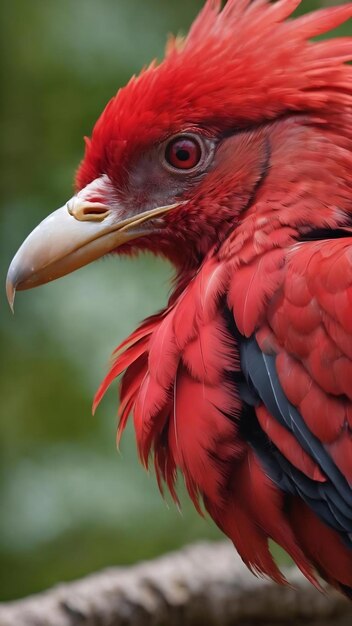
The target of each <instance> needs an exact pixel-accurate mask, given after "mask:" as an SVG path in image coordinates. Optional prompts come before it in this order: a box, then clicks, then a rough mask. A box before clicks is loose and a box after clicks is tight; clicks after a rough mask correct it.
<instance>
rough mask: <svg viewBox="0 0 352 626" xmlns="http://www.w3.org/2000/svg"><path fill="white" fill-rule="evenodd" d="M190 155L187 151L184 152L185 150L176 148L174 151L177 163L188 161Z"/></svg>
mask: <svg viewBox="0 0 352 626" xmlns="http://www.w3.org/2000/svg"><path fill="white" fill-rule="evenodd" d="M190 156H191V155H190V153H189V151H188V150H186V149H185V148H178V149H177V150H176V157H177V158H178V160H179V161H188V159H189V158H190Z"/></svg>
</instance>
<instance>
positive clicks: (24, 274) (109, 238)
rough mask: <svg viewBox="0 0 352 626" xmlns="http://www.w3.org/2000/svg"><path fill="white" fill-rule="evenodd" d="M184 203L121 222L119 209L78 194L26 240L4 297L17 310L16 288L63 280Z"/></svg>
mask: <svg viewBox="0 0 352 626" xmlns="http://www.w3.org/2000/svg"><path fill="white" fill-rule="evenodd" d="M179 204H181V203H176V204H171V205H168V206H163V207H157V208H155V209H151V210H149V211H145V212H144V213H139V214H138V215H133V216H131V217H128V218H126V219H123V220H121V221H118V220H117V218H116V211H112V210H111V209H110V208H109V207H108V206H106V205H104V204H100V203H98V202H87V201H85V200H83V199H80V198H79V197H78V196H74V197H73V198H72V199H71V200H70V201H69V202H68V203H67V204H66V205H65V206H63V207H61V208H60V209H58V210H57V211H54V213H52V214H51V215H49V216H48V217H47V218H46V219H44V220H43V221H42V222H41V223H40V224H39V226H37V227H36V228H35V229H34V230H33V231H32V232H31V233H30V235H29V236H28V237H27V239H26V240H25V241H24V242H23V244H22V246H21V247H20V249H19V250H18V252H17V254H16V255H15V257H14V259H13V260H12V263H11V265H10V267H9V271H8V274H7V280H6V293H7V299H8V301H9V305H10V307H11V309H12V310H13V304H14V299H15V294H16V290H22V289H31V288H32V287H36V286H38V285H42V284H44V283H48V282H49V281H51V280H55V279H56V278H60V277H61V276H65V274H69V273H70V272H73V271H74V270H76V269H78V268H79V267H83V266H84V265H87V264H88V263H91V262H92V261H95V260H96V259H98V258H100V257H102V256H103V255H104V254H107V253H109V252H111V251H112V250H114V249H115V248H118V247H119V246H121V245H122V244H124V243H126V242H128V241H131V240H132V239H136V238H137V237H141V236H143V235H145V234H147V233H148V232H150V230H149V231H148V229H146V228H143V226H142V225H143V224H144V223H145V222H147V221H149V220H152V219H153V218H157V217H161V216H162V215H164V214H165V213H167V212H168V211H171V210H172V209H174V208H176V207H177V206H179Z"/></svg>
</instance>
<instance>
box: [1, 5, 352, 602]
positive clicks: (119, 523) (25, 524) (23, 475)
mask: <svg viewBox="0 0 352 626" xmlns="http://www.w3.org/2000/svg"><path fill="white" fill-rule="evenodd" d="M202 4H203V2H202V0H168V1H167V2H165V0H148V2H147V1H146V0H60V2H57V0H11V2H3V3H2V7H1V25H2V34H1V44H2V60H1V62H2V70H3V72H2V85H1V100H2V102H1V104H2V118H1V137H2V142H1V143H2V150H1V249H0V258H1V285H3V284H4V281H5V275H6V271H7V267H8V264H9V262H10V260H11V258H12V256H13V254H14V252H15V251H16V249H17V248H18V246H19V244H20V243H21V242H22V241H23V239H24V237H25V236H26V235H27V234H28V232H29V231H30V230H31V229H32V228H33V227H34V226H35V225H36V224H37V223H38V221H39V220H41V219H42V218H43V217H44V216H45V215H46V214H47V213H49V212H51V211H52V210H54V209H55V208H57V207H59V206H61V205H62V204H63V203H64V202H65V201H66V200H67V199H68V198H69V197H70V195H71V193H72V180H73V173H74V171H75V168H76V167H77V164H78V162H79V160H80V158H81V157H82V153H83V141H82V137H83V135H85V134H88V135H89V134H90V132H91V129H92V126H93V124H94V122H95V120H96V118H97V117H98V115H99V114H100V112H101V110H102V108H103V107H104V105H105V104H106V102H107V101H108V99H109V98H110V97H111V96H112V95H113V94H114V93H115V92H116V90H117V88H118V86H120V85H122V84H124V83H125V82H126V80H127V79H128V78H129V77H130V75H131V74H133V73H134V72H138V71H139V69H140V68H141V67H142V66H143V65H144V64H145V63H147V62H149V61H150V60H151V58H153V57H158V58H161V57H162V53H163V47H164V43H165V38H166V34H167V33H168V32H170V31H171V32H178V31H183V32H185V31H186V30H187V27H188V26H189V24H190V22H191V21H192V19H193V17H194V16H195V15H196V13H197V11H198V10H199V8H200V7H201V6H202ZM319 4H321V2H319V1H313V0H311V1H309V0H304V1H303V8H304V9H305V10H307V9H311V8H313V7H317V6H319ZM326 4H328V3H326ZM348 31H349V33H351V27H350V25H349V27H348V26H347V27H345V29H344V32H345V33H347V32H348ZM341 32H343V30H342V31H341ZM268 45H270V44H269V43H268ZM170 275H171V269H170V267H168V266H167V264H166V263H164V262H162V261H160V260H156V259H153V258H148V257H142V258H140V259H136V260H133V261H131V260H117V259H104V260H103V261H101V262H97V263H96V264H94V265H91V266H88V267H86V268H84V269H82V270H80V271H79V272H78V273H76V274H73V275H71V276H68V277H66V278H64V279H62V280H61V281H58V282H57V283H54V284H51V285H47V286H44V287H41V288H40V289H37V290H34V291H32V292H27V293H26V294H19V295H18V297H17V302H16V315H15V317H12V316H11V314H10V312H9V309H8V306H7V302H6V300H5V296H4V292H3V295H2V297H1V298H0V315H1V320H0V322H1V324H0V333H1V335H0V337H1V339H0V340H1V363H0V368H1V373H0V375H1V380H0V397H1V400H0V406H1V419H0V448H1V453H0V599H1V600H7V599H11V598H16V597H19V596H22V595H25V594H28V593H30V592H34V591H38V590H40V589H43V588H45V587H48V586H50V585H52V584H54V583H56V582H58V581H60V580H69V579H72V578H75V577H79V576H82V575H83V574H86V573H89V572H91V571H93V570H96V569H98V568H101V567H104V566H108V565H115V564H123V563H131V562H135V561H137V560H139V559H144V558H149V557H152V556H154V555H157V554H159V553H161V552H164V551H167V550H169V549H171V548H175V547H177V546H180V545H182V544H184V543H187V542H190V541H192V540H195V539H200V538H215V537H218V536H219V533H218V531H217V530H216V529H215V528H214V526H213V524H212V523H211V522H210V521H209V520H204V519H202V518H200V517H199V516H198V515H197V514H196V513H195V512H194V511H193V509H192V507H191V506H190V505H189V504H188V501H187V499H186V498H182V500H183V502H184V505H183V509H182V515H180V514H179V513H178V511H177V510H176V509H175V507H174V505H169V504H168V503H165V502H163V500H162V499H161V498H160V495H159V493H158V490H157V487H156V485H155V481H154V477H153V476H148V475H147V474H145V473H144V471H143V470H142V468H141V467H140V465H139V463H138V461H137V458H136V453H135V449H134V440H133V433H132V432H131V429H130V428H129V429H128V431H127V433H126V436H125V438H124V440H123V443H122V447H121V454H118V453H117V452H116V447H115V428H116V418H115V415H116V409H117V393H116V385H114V386H113V388H112V390H110V392H109V393H108V394H107V397H106V399H105V400H104V402H103V404H102V405H101V407H100V409H99V410H98V413H97V416H96V417H95V418H92V416H91V408H90V407H91V399H92V397H93V394H94V391H95V389H96V388H97V386H98V384H99V382H100V380H101V378H102V377H103V375H104V373H105V371H106V365H107V362H108V359H109V356H110V353H111V352H112V350H113V348H114V347H115V346H116V345H117V344H118V343H119V342H120V341H121V339H122V338H123V337H124V336H126V334H127V333H129V332H130V331H131V330H133V328H134V327H135V326H136V324H137V323H138V322H139V321H140V320H141V319H143V318H144V317H146V316H147V315H149V314H150V313H152V312H153V311H155V310H157V309H159V308H160V307H161V306H162V305H163V304H164V303H165V300H166V298H167V294H168V280H169V277H170Z"/></svg>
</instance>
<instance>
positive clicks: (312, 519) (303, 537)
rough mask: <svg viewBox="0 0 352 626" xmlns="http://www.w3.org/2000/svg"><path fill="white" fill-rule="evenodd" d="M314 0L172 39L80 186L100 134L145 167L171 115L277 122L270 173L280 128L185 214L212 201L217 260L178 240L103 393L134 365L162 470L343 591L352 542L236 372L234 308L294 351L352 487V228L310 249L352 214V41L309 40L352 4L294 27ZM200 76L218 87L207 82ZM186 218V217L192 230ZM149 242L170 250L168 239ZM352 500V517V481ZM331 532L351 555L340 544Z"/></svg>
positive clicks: (282, 357)
mask: <svg viewBox="0 0 352 626" xmlns="http://www.w3.org/2000/svg"><path fill="white" fill-rule="evenodd" d="M297 4H298V3H297V2H296V1H294V2H291V1H285V0H284V1H282V2H278V3H276V4H274V5H268V4H267V3H266V2H261V1H258V2H254V3H251V4H249V3H248V2H247V1H241V0H238V1H237V2H231V1H230V2H228V3H227V5H226V7H225V8H224V9H223V10H222V11H220V3H219V2H207V4H206V6H205V8H204V10H203V12H202V13H201V15H200V16H199V17H198V19H197V20H196V22H195V24H194V25H193V27H192V29H191V31H190V34H189V35H188V37H187V39H186V40H183V41H179V40H176V42H175V43H171V44H170V45H169V49H168V56H167V58H166V60H165V61H164V62H163V64H162V65H161V66H153V67H151V68H149V69H147V70H146V71H145V72H144V73H143V74H142V75H141V76H140V77H139V78H138V79H132V82H131V83H130V84H129V85H128V86H127V88H126V89H125V90H123V91H122V92H120V93H119V94H118V95H117V97H116V98H115V99H113V100H112V101H111V103H110V104H109V107H108V108H107V110H106V111H105V112H104V114H103V116H102V118H101V119H100V121H99V122H98V124H97V126H96V128H95V129H94V133H93V143H92V146H93V147H89V148H88V151H87V153H86V157H85V160H84V162H83V165H82V166H81V169H80V171H79V174H78V184H79V185H82V184H84V183H86V182H87V179H86V172H87V170H88V168H90V167H93V168H94V170H96V168H97V161H99V162H101V159H102V155H101V154H99V153H98V151H97V150H98V146H99V141H100V142H101V145H103V146H104V149H105V148H106V135H108V137H109V140H110V141H111V137H114V138H115V139H114V140H115V141H118V142H121V141H123V142H126V150H124V151H123V152H124V156H123V157H121V156H120V154H119V157H118V158H119V159H121V158H122V159H126V160H127V161H128V160H129V159H130V158H131V152H133V151H135V150H137V151H140V150H141V149H143V147H144V145H146V144H147V145H148V144H149V143H150V142H153V141H155V139H156V138H159V137H160V134H161V133H162V130H163V129H164V127H165V126H167V128H168V132H169V133H170V134H172V133H173V132H175V131H177V130H178V129H179V128H182V127H183V126H184V120H185V119H187V126H191V127H192V126H193V124H197V125H198V124H199V120H202V121H203V120H204V122H203V123H206V128H205V130H206V132H208V131H209V128H211V130H212V131H213V129H214V127H216V126H217V125H219V126H220V128H221V130H222V132H224V131H225V132H226V131H227V130H228V129H229V128H231V127H236V129H237V132H238V131H239V130H240V129H241V128H246V126H248V125H249V124H253V123H258V124H260V123H262V122H263V120H265V122H266V123H268V122H269V120H270V119H273V120H274V122H272V125H271V135H270V151H271V156H270V170H269V171H268V172H266V174H265V181H261V172H262V169H263V167H264V169H265V165H266V164H265V163H264V161H265V158H266V154H265V149H264V150H263V146H264V144H265V143H266V142H267V136H266V132H265V127H264V129H263V128H261V127H259V128H258V130H257V132H256V133H255V134H254V133H253V134H251V135H248V134H245V133H243V134H241V133H240V132H238V134H237V135H234V136H233V138H232V141H231V140H230V141H229V142H228V144H227V145H226V146H220V147H219V150H223V151H224V153H225V156H229V155H230V154H231V157H230V158H226V159H224V160H223V161H222V162H220V163H219V167H218V168H214V169H213V170H212V171H211V172H209V174H208V178H207V180H205V182H204V184H203V185H201V187H200V190H199V191H198V197H197V190H195V198H193V197H192V198H191V203H192V206H191V207H190V206H189V205H188V207H186V209H185V210H184V212H183V213H182V212H180V219H182V218H183V216H184V214H185V212H186V211H187V213H188V215H187V219H188V220H189V213H190V212H191V211H192V208H193V202H194V204H195V203H197V211H198V215H200V217H201V218H202V208H203V206H204V204H205V203H207V206H206V209H205V214H206V215H205V220H204V221H205V224H204V230H205V233H204V231H203V230H202V228H201V227H200V228H199V229H198V233H197V234H199V236H200V237H202V236H205V237H206V235H207V232H206V230H207V228H209V229H211V222H212V219H213V218H214V216H215V220H216V223H217V226H218V232H217V237H216V241H215V242H214V243H215V248H214V247H212V246H209V244H208V242H206V243H205V244H204V248H205V249H206V248H207V247H208V250H207V251H206V254H202V252H203V251H202V252H200V251H199V250H197V255H196V254H195V255H194V256H198V257H201V263H200V264H199V266H198V267H191V271H190V269H189V268H188V267H184V266H183V259H180V258H178V256H175V254H174V252H173V251H172V253H170V252H171V251H170V250H169V249H168V250H167V252H166V253H168V254H167V255H168V256H170V257H171V259H172V260H173V261H174V262H175V264H176V265H177V267H178V286H177V287H176V291H175V293H174V294H173V295H172V296H171V298H170V306H169V307H168V308H167V309H166V310H165V311H163V312H162V313H161V314H160V316H159V317H156V318H153V320H152V322H151V323H149V324H148V325H147V327H146V328H147V332H146V333H145V334H144V336H143V339H138V337H139V336H140V335H141V332H140V331H137V332H136V334H132V336H131V341H132V344H133V345H132V347H129V348H128V349H127V354H126V353H124V354H122V355H121V356H120V357H119V358H118V359H117V361H116V363H115V364H114V366H113V368H112V370H111V372H110V374H109V375H108V377H107V379H106V381H105V382H104V383H103V388H102V389H103V390H105V388H106V387H107V385H108V384H110V382H111V379H112V377H115V376H116V375H117V374H119V373H121V371H122V370H123V369H125V367H126V365H127V362H128V363H130V361H131V360H132V359H133V362H132V363H131V364H130V365H129V366H128V368H127V371H126V374H125V376H124V378H123V379H122V394H121V395H122V398H121V399H122V407H123V408H122V409H120V416H121V423H120V428H123V427H124V425H125V423H126V419H127V412H128V411H129V410H134V414H135V428H136V436H137V443H138V447H139V450H140V454H141V458H142V459H143V461H144V462H145V463H147V462H148V456H149V454H150V451H151V449H153V450H154V454H155V463H156V470H157V474H158V476H159V481H160V479H161V478H162V479H164V480H166V482H167V483H168V485H169V487H170V488H171V490H172V493H173V495H174V497H175V498H176V494H175V491H174V482H175V478H176V474H175V471H176V468H178V469H179V470H180V471H181V472H182V473H183V474H184V477H185V480H186V485H187V487H188V490H189V493H190V495H191V497H192V499H193V500H194V502H195V504H196V506H198V504H197V503H198V498H199V497H202V498H203V500H204V502H205V505H206V508H207V510H208V511H209V513H210V514H211V516H212V517H213V518H214V519H215V521H216V522H217V524H218V525H219V526H220V528H222V529H223V530H224V532H225V533H226V534H227V535H228V536H229V537H230V538H231V539H232V540H233V541H234V544H235V546H236V547H237V549H238V550H239V552H240V554H241V556H242V558H243V559H244V561H245V562H246V563H247V565H249V566H250V567H251V568H252V569H253V570H254V571H256V572H258V573H265V574H268V575H269V576H272V577H273V578H274V579H275V580H277V581H278V582H283V578H282V576H281V574H280V573H279V571H278V569H277V567H276V565H275V563H274V561H273V559H272V557H271V555H270V552H269V548H268V538H272V539H274V540H275V541H277V542H278V543H279V544H280V545H282V546H283V547H284V548H285V549H286V550H287V551H288V552H289V554H290V555H291V556H292V558H293V559H294V560H295V561H296V563H297V565H298V566H299V567H300V568H301V569H302V571H303V572H304V573H305V575H306V576H307V577H308V578H309V579H310V580H311V581H312V582H314V584H317V580H316V578H315V575H314V572H313V567H315V568H316V569H317V570H318V571H319V573H320V574H322V575H323V576H325V578H327V579H328V580H329V581H330V582H331V583H332V584H335V585H337V586H340V587H341V586H348V587H351V586H352V550H351V548H348V547H345V546H344V544H343V542H342V541H341V539H340V537H339V536H338V534H337V533H336V532H334V531H333V530H331V529H329V528H328V526H326V525H324V524H323V523H322V522H321V521H319V518H318V516H317V515H316V513H314V512H309V509H308V508H307V505H303V503H302V500H301V499H299V498H298V497H297V496H293V495H292V496H288V495H287V494H285V493H284V492H283V491H282V490H281V489H279V488H278V487H277V486H276V485H275V483H274V481H273V480H272V479H271V478H270V474H269V476H267V471H266V468H265V467H264V466H263V465H262V464H261V460H260V458H258V456H257V455H256V453H255V451H253V449H252V447H251V446H250V445H249V443H248V442H246V440H245V437H244V436H243V435H242V433H240V432H239V430H240V425H239V423H240V421H241V419H242V420H243V419H245V417H244V418H243V416H242V418H240V414H241V411H243V404H244V403H243V400H242V399H241V397H240V394H239V391H238V387H237V386H236V384H233V382H231V380H230V378H231V377H230V375H229V373H231V372H232V373H236V372H238V371H239V369H240V359H239V348H238V342H237V341H236V338H235V337H234V336H233V334H232V333H231V331H230V330H229V322H228V320H226V319H224V306H227V307H228V309H229V310H230V311H232V314H233V318H234V322H235V324H236V328H237V331H238V332H239V333H240V334H242V335H243V336H245V337H250V336H251V335H253V333H254V334H255V335H256V337H257V340H258V343H259V346H260V347H261V349H262V350H263V351H264V352H265V353H269V354H275V355H276V365H277V374H278V378H279V381H280V383H281V385H282V388H283V390H284V392H285V394H286V396H287V398H288V400H289V402H291V403H292V404H293V406H295V407H297V408H298V409H299V410H300V412H301V415H302V416H303V419H304V420H305V422H306V424H307V426H308V428H309V429H310V431H311V432H312V433H313V434H314V435H315V436H316V437H317V438H318V439H319V440H320V441H322V442H323V443H324V445H325V446H326V449H327V450H328V451H329V454H330V455H331V458H332V459H333V461H334V462H335V463H336V466H337V467H338V468H339V469H340V470H341V472H342V474H343V475H344V476H345V477H346V479H347V481H348V482H349V483H350V485H351V486H352V428H351V415H352V322H351V320H352V291H351V289H350V286H351V283H352V265H351V264H352V253H351V250H352V247H351V246H352V231H351V238H348V237H347V238H346V239H345V238H343V239H341V240H340V239H337V240H336V241H332V240H331V239H330V238H329V237H328V235H327V237H328V238H327V240H326V241H324V242H321V241H316V242H315V241H314V242H311V243H308V242H307V243H295V242H296V240H297V239H299V238H300V237H302V236H303V237H304V236H305V235H306V234H307V233H308V232H310V231H312V230H313V229H318V228H320V229H324V228H331V229H332V228H334V227H335V228H337V227H339V226H341V227H345V226H346V225H348V224H349V223H352V221H351V217H347V218H346V215H350V213H351V174H350V171H351V166H352V155H351V146H352V133H351V120H352V116H351V103H352V88H351V78H352V73H351V68H350V67H348V66H346V65H344V62H345V61H347V60H349V59H351V58H352V40H351V39H348V38H347V39H336V40H334V39H333V40H330V41H328V42H327V41H324V42H319V43H315V44H314V45H313V44H311V43H307V39H308V38H310V37H313V36H315V35H317V34H321V33H322V32H324V31H327V30H330V29H331V28H333V27H335V26H336V25H338V24H339V23H341V22H342V21H344V20H345V19H347V17H349V16H351V15H352V9H351V5H346V6H344V7H337V8H334V9H326V10H323V11H320V12H317V13H313V14H311V15H309V16H304V17H301V18H298V19H296V20H292V21H285V19H286V18H287V17H288V15H289V14H290V13H291V11H292V10H293V9H294V8H295V7H296V6H297ZM268 41H270V45H269V46H268ZM264 48H265V49H264ZM215 70H216V71H215ZM279 70H280V71H279ZM194 74H197V75H198V76H201V78H202V82H200V78H199V79H198V80H197V79H194V80H192V78H191V77H192V76H194ZM170 75H172V77H173V82H174V85H173V87H172V96H173V97H174V98H175V99H176V100H177V102H179V103H180V106H179V107H176V110H175V111H174V116H173V117H172V118H170V119H169V117H168V116H170V113H169V111H168V109H166V110H165V108H164V106H163V103H164V97H163V89H164V90H165V91H166V92H168V90H169V89H170V84H169V81H170ZM145 90H146V91H147V92H146V93H145ZM165 97H166V96H165ZM132 100H133V102H134V105H133V106H134V113H133V116H130V114H129V110H130V108H129V107H130V105H129V102H132ZM183 106H184V107H185V108H186V110H184V109H183V108H182V107H183ZM165 116H167V117H168V119H167V122H166V121H165V119H164V118H165ZM146 120H147V121H148V127H149V129H148V131H147V132H146V133H144V134H143V135H142V136H139V137H138V139H137V140H136V141H135V140H133V141H131V140H130V135H129V134H130V133H133V132H134V129H135V127H136V125H137V124H138V125H139V124H140V123H141V121H143V123H144V122H145V121H146ZM275 120H277V121H275ZM95 140H96V141H95ZM231 144H232V145H231ZM128 145H129V147H128V148H127V146H128ZM253 148H254V149H253ZM264 148H265V146H264ZM322 155H324V158H322ZM219 160H220V159H219ZM104 171H105V170H104ZM94 175H95V174H94ZM90 176H91V175H90ZM259 181H260V182H261V184H260V185H259ZM256 186H258V188H257V189H256ZM220 187H221V191H220ZM253 188H254V189H255V193H253ZM233 191H236V193H237V198H238V197H240V208H239V207H238V203H237V198H236V197H234V196H233ZM246 201H247V202H248V205H247V207H246V211H243V204H245V203H246ZM229 208H230V210H231V217H230V218H229V215H228V214H227V210H228V209H229ZM221 217H223V218H224V223H222V222H221ZM192 218H194V216H192ZM229 222H230V224H229ZM231 222H232V223H233V222H235V224H236V228H234V229H231ZM224 224H225V228H226V230H227V234H226V236H224V234H223V233H224V230H223V225H224ZM178 225H179V224H178V221H177V216H176V219H175V220H174V222H173V224H172V227H173V228H174V229H175V231H177V229H178ZM191 227H193V228H194V224H193V223H192V224H191ZM185 239H186V242H187V239H189V237H187V238H186V237H185ZM192 243H193V242H192ZM147 247H150V248H152V249H153V251H155V248H154V245H153V244H152V245H151V242H149V244H147ZM163 252H164V254H165V250H164V251H163ZM181 254H183V252H182V251H181ZM186 257H187V255H186ZM192 261H193V260H192ZM187 262H189V257H187ZM191 265H193V263H192V264H191ZM192 270H193V271H192ZM350 292H351V293H350ZM225 303H227V304H226V305H225ZM142 329H143V327H142ZM142 333H143V330H142ZM135 341H136V343H134V342H135ZM125 354H126V356H124V355H125ZM141 355H142V356H141ZM100 397H101V392H99V393H98V396H97V398H98V400H99V399H100ZM126 398H127V402H126ZM255 411H256V415H257V419H258V423H259V425H260V427H261V428H262V430H263V432H264V433H265V435H266V436H267V437H268V441H271V442H272V443H273V444H274V446H275V448H277V449H278V450H279V451H280V453H281V454H282V455H283V456H284V457H285V458H286V459H287V460H288V461H289V463H291V464H292V465H294V466H295V467H296V468H297V469H298V470H299V471H300V472H302V473H303V474H304V475H305V476H307V477H309V478H310V479H311V480H312V481H313V482H314V484H319V483H322V484H323V483H325V482H326V481H327V480H328V479H327V477H326V475H325V474H324V468H323V467H320V465H319V463H318V462H317V461H316V459H314V458H313V457H312V455H310V454H309V453H308V452H307V451H306V450H305V449H304V448H303V447H302V445H301V444H300V443H299V442H298V441H297V439H296V438H295V435H294V433H292V432H290V431H289V430H288V429H287V428H285V426H283V425H281V424H280V423H279V422H278V421H277V420H276V419H275V418H274V417H273V416H271V415H270V411H268V410H267V409H266V408H265V405H264V404H263V403H259V404H258V406H257V407H256V409H255ZM349 504H350V507H351V508H350V511H351V510H352V491H351V500H350V503H349ZM320 533H321V537H320V538H319V534H320ZM315 535H317V536H318V537H315ZM326 542H329V543H330V542H331V546H333V549H329V550H326ZM324 543H325V545H324Z"/></svg>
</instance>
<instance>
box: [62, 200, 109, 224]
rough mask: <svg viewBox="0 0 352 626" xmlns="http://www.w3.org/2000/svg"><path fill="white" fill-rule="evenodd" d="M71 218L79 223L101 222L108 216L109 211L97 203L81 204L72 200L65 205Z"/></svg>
mask: <svg viewBox="0 0 352 626" xmlns="http://www.w3.org/2000/svg"><path fill="white" fill-rule="evenodd" d="M67 210H68V212H69V214H70V215H72V217H74V218H75V219H76V220H78V221H80V222H102V221H103V220H104V219H105V218H106V217H108V215H109V214H110V209H109V207H107V206H106V205H105V204H100V203H99V202H82V201H80V200H79V199H78V198H74V199H73V200H71V201H70V202H68V204H67Z"/></svg>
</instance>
